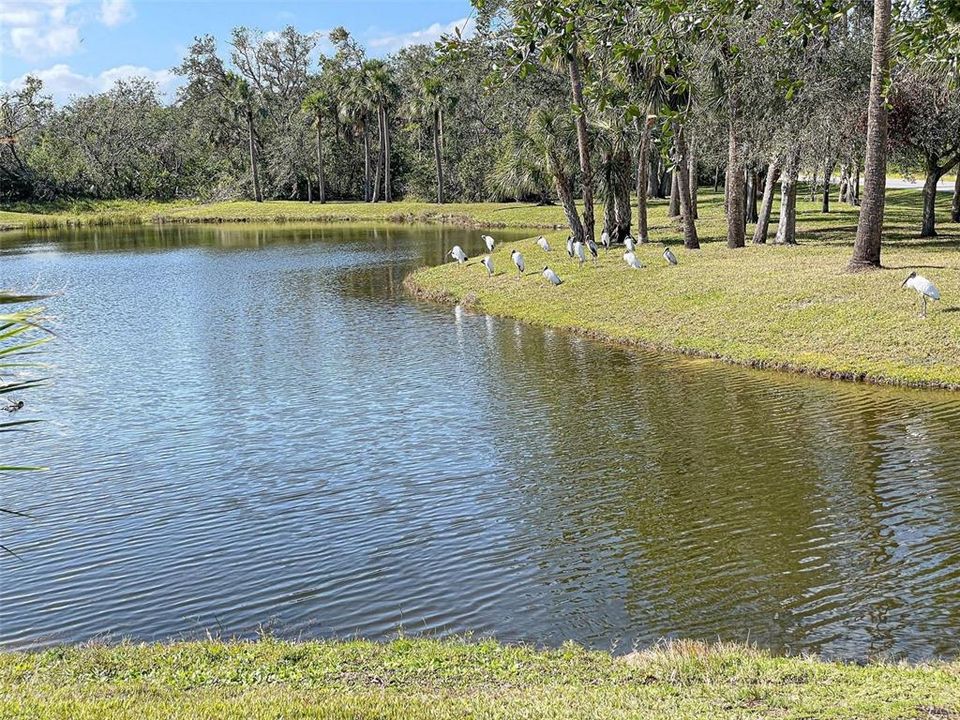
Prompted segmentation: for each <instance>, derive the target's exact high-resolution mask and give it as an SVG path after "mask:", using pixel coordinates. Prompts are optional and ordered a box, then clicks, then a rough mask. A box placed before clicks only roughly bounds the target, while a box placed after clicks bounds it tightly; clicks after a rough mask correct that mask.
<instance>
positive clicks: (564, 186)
mask: <svg viewBox="0 0 960 720" xmlns="http://www.w3.org/2000/svg"><path fill="white" fill-rule="evenodd" d="M550 170H551V171H552V173H553V182H554V185H555V186H556V189H557V196H558V197H559V198H560V203H561V205H563V214H564V215H565V216H566V218H567V224H568V225H569V226H570V232H571V233H572V234H573V239H574V240H578V241H580V242H583V239H584V238H583V222H581V220H580V213H579V211H578V210H577V201H576V198H574V196H573V179H572V178H570V177H568V176H567V174H566V173H565V172H564V171H563V162H562V161H561V160H560V158H559V157H556V156H555V155H553V154H551V155H550Z"/></svg>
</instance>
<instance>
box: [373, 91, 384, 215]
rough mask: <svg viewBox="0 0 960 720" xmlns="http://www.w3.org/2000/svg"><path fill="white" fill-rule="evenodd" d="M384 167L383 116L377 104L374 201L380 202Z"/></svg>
mask: <svg viewBox="0 0 960 720" xmlns="http://www.w3.org/2000/svg"><path fill="white" fill-rule="evenodd" d="M382 167H383V116H381V115H380V107H379V106H377V166H376V168H374V171H373V202H375V203H377V202H380V170H381V168H382Z"/></svg>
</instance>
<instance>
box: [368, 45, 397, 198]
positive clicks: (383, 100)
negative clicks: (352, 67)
mask: <svg viewBox="0 0 960 720" xmlns="http://www.w3.org/2000/svg"><path fill="white" fill-rule="evenodd" d="M364 73H365V78H364V79H365V81H366V87H367V91H368V93H369V97H370V100H371V103H372V104H373V106H374V107H375V108H376V111H377V126H378V128H379V131H380V161H378V164H377V168H378V170H379V167H380V164H379V163H380V162H382V163H383V199H384V200H385V201H386V202H391V201H392V200H393V194H392V189H391V186H390V177H391V172H390V118H389V109H390V105H391V104H392V103H393V101H394V99H395V98H396V96H397V95H398V89H397V85H396V83H395V82H394V80H393V77H392V75H391V73H390V66H389V65H387V63H385V62H384V61H382V60H368V61H367V62H365V63H364ZM378 188H379V185H378ZM376 193H377V190H374V196H376Z"/></svg>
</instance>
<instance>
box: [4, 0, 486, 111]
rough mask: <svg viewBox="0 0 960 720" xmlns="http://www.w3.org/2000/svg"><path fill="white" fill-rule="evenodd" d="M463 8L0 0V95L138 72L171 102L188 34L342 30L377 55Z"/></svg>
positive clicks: (443, 2)
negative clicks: (28, 80)
mask: <svg viewBox="0 0 960 720" xmlns="http://www.w3.org/2000/svg"><path fill="white" fill-rule="evenodd" d="M470 10H471V9H470V3H469V0H299V1H298V0H294V1H292V2H284V1H279V2H271V1H270V0H230V1H224V0H200V2H191V1H188V0H0V91H2V90H9V89H13V88H17V87H19V86H20V84H21V83H22V82H23V78H24V77H25V76H26V75H27V74H33V75H37V76H38V77H40V78H41V79H42V80H43V81H44V87H45V90H46V92H47V93H48V94H51V95H53V97H54V100H55V101H56V102H57V103H58V104H60V103H63V102H65V101H66V100H67V99H68V98H69V97H70V96H71V95H86V94H90V93H95V92H101V91H103V90H106V89H107V88H109V87H110V86H111V85H112V84H113V82H114V81H115V80H117V79H121V78H129V77H133V76H144V77H147V78H149V79H151V80H154V81H156V82H157V83H158V85H159V86H160V88H161V90H162V91H163V92H164V93H165V94H167V95H168V96H172V93H173V92H175V90H176V87H177V85H178V83H179V82H180V80H179V79H178V78H177V77H176V76H175V75H174V73H173V72H171V68H173V67H174V66H175V65H177V64H178V63H179V62H180V60H181V58H182V57H183V55H184V53H185V51H186V49H187V48H188V47H189V46H190V42H191V41H192V39H193V38H194V37H195V36H197V35H203V34H211V35H213V36H214V37H216V38H217V39H218V40H219V41H220V42H221V45H222V44H223V43H225V41H226V39H227V38H228V37H229V34H230V30H231V29H232V28H234V27H236V26H239V25H243V26H246V27H249V28H257V29H260V30H264V31H271V30H279V29H281V28H283V27H284V26H286V25H293V26H294V27H296V28H297V29H298V30H300V31H302V32H314V31H316V32H320V33H322V34H323V36H324V40H325V36H326V32H327V31H328V30H330V29H331V28H334V27H337V26H338V25H343V26H344V27H346V28H347V29H348V30H349V31H350V32H351V33H352V34H353V35H354V36H355V37H357V38H358V39H359V40H360V41H361V42H362V43H363V44H364V45H365V46H366V47H367V52H368V53H369V54H370V55H374V56H382V55H387V54H389V53H391V52H394V51H396V50H399V49H400V48H401V47H403V46H405V45H411V44H415V43H421V42H426V43H431V42H433V41H435V40H437V39H439V37H440V35H441V34H443V33H445V32H450V31H452V30H453V28H454V27H455V26H459V27H464V24H465V23H468V18H469V17H470ZM466 31H467V32H469V31H470V24H469V23H468V24H467V27H466ZM324 45H326V46H327V47H329V44H328V43H326V41H325V42H324V43H323V44H322V45H321V50H323V48H324ZM224 54H226V53H224Z"/></svg>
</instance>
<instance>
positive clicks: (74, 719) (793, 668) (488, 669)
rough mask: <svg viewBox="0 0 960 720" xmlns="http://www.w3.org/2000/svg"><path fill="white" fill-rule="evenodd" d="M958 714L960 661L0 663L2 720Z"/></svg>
mask: <svg viewBox="0 0 960 720" xmlns="http://www.w3.org/2000/svg"><path fill="white" fill-rule="evenodd" d="M958 711H960V668H958V666H957V665H956V664H932V665H919V666H908V665H898V664H883V663H878V664H872V665H867V666H858V665H849V664H840V663H828V662H823V661H820V660H815V659H810V658H777V657H771V656H770V655H768V654H766V653H763V652H760V651H757V650H753V649H749V648H744V647H739V646H724V645H716V646H707V645H702V644H699V643H678V644H674V645H671V646H666V647H660V648H655V649H652V650H648V651H645V652H642V653H638V654H635V655H632V656H629V657H627V658H615V657H612V656H610V655H608V654H606V653H598V652H588V651H585V650H582V649H580V648H577V647H575V646H572V645H571V646H565V647H563V648H561V649H559V650H551V651H535V650H532V649H529V648H523V647H514V646H505V645H501V644H498V643H496V642H492V641H486V642H482V643H475V644H474V643H462V642H433V641H426V640H405V639H402V640H397V641H394V642H391V643H384V644H377V643H370V642H360V641H355V642H342V643H341V642H309V643H282V642H275V641H270V640H267V641H262V642H258V643H219V642H197V643H178V644H172V645H136V646H134V645H121V646H118V647H87V648H66V649H57V650H49V651H45V652H40V653H35V654H19V653H5V654H0V717H4V718H31V719H32V720H33V719H35V720H51V719H53V718H63V719H66V718H70V719H71V720H79V719H81V718H105V717H110V718H117V719H122V718H130V719H133V720H152V719H154V718H218V719H219V718H304V717H323V718H398V719H399V718H438V719H439V718H444V719H445V718H468V717H484V718H519V717H523V718H597V719H600V718H645V719H649V720H655V719H658V718H675V719H678V720H682V719H690V718H719V719H721V720H722V719H723V718H747V717H778V718H813V717H817V718H820V717H824V718H825V717H830V718H871V719H874V720H882V719H884V718H907V717H910V718H924V717H951V716H952V715H951V713H955V712H958Z"/></svg>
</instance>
